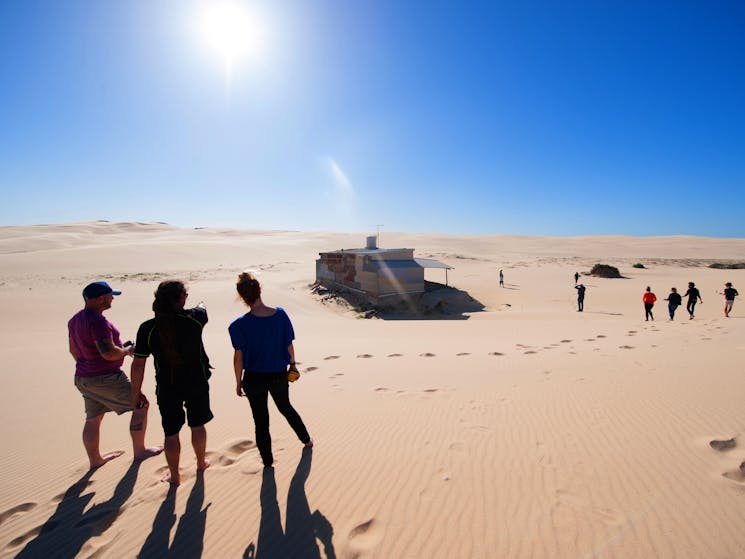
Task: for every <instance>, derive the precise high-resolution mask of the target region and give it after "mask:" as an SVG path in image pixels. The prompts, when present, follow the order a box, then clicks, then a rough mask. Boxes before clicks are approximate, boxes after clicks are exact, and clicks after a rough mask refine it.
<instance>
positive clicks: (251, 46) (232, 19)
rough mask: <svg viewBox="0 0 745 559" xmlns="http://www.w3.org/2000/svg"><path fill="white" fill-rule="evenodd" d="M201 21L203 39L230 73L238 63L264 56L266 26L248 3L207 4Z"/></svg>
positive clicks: (225, 0) (219, 1) (221, 1)
mask: <svg viewBox="0 0 745 559" xmlns="http://www.w3.org/2000/svg"><path fill="white" fill-rule="evenodd" d="M199 21H200V25H199V27H200V33H201V36H202V40H203V41H204V43H205V45H206V46H207V47H208V48H209V49H210V50H211V51H212V52H213V53H214V54H215V55H217V56H218V57H219V58H220V59H221V61H222V62H223V64H224V65H225V69H226V72H228V73H229V74H231V73H232V71H233V67H234V66H235V65H236V64H237V63H239V62H244V61H251V60H256V59H259V58H260V57H261V55H262V51H263V48H264V45H265V43H266V26H265V25H264V24H263V22H262V20H261V16H260V14H259V13H258V12H256V11H255V10H250V9H249V7H248V6H246V5H245V4H242V3H240V2H238V1H231V0H216V1H212V2H205V3H204V5H203V7H202V12H201V14H200V17H199Z"/></svg>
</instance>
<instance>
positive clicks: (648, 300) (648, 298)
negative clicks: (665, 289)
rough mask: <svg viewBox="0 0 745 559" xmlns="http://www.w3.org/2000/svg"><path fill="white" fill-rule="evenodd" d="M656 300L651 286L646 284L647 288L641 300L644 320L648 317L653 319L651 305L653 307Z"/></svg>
mask: <svg viewBox="0 0 745 559" xmlns="http://www.w3.org/2000/svg"><path fill="white" fill-rule="evenodd" d="M656 300H657V295H655V294H654V293H652V288H651V287H649V286H647V290H646V291H645V292H644V295H642V301H643V302H644V320H649V319H650V318H651V319H652V320H654V315H653V314H652V307H654V303H655V301H656Z"/></svg>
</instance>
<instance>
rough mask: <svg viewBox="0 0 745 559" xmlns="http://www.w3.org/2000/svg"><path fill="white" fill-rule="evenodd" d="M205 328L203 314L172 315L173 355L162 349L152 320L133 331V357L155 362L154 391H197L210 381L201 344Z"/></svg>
mask: <svg viewBox="0 0 745 559" xmlns="http://www.w3.org/2000/svg"><path fill="white" fill-rule="evenodd" d="M205 324H207V310H206V309H204V308H201V307H195V308H193V309H184V310H182V311H180V312H178V313H176V315H174V336H173V352H169V351H167V350H166V348H165V347H164V346H163V342H162V340H161V336H160V333H159V331H158V327H157V322H156V319H155V318H151V319H150V320H147V321H145V322H143V323H142V324H141V325H140V328H139V329H138V330H137V342H136V344H135V352H134V354H135V356H136V357H149V356H150V355H152V356H153V357H154V358H155V380H156V382H157V384H158V387H159V388H161V387H163V386H180V387H190V388H198V387H199V386H202V385H204V384H206V383H207V379H208V378H209V377H210V375H211V372H210V369H211V367H210V360H209V357H207V353H206V352H205V350H204V344H203V343H202V329H203V328H204V325H205Z"/></svg>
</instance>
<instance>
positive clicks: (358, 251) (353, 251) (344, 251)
mask: <svg viewBox="0 0 745 559" xmlns="http://www.w3.org/2000/svg"><path fill="white" fill-rule="evenodd" d="M402 250H414V249H411V248H342V249H339V250H327V251H325V252H319V253H318V254H383V253H385V252H399V251H402Z"/></svg>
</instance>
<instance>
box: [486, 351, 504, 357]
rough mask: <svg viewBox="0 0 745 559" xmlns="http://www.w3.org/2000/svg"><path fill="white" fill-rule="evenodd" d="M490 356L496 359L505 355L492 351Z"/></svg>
mask: <svg viewBox="0 0 745 559" xmlns="http://www.w3.org/2000/svg"><path fill="white" fill-rule="evenodd" d="M489 355H494V356H496V357H500V356H502V355H504V353H499V352H498V351H492V352H491V353H489Z"/></svg>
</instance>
